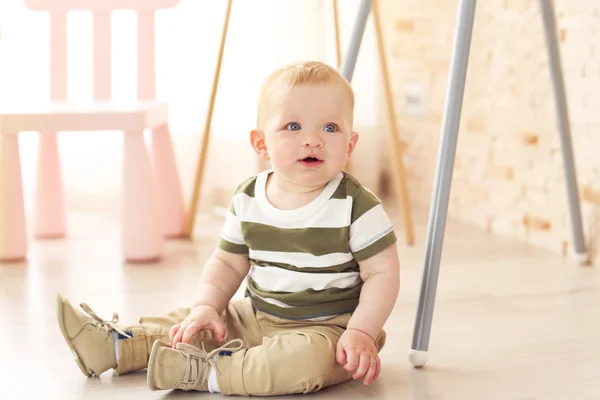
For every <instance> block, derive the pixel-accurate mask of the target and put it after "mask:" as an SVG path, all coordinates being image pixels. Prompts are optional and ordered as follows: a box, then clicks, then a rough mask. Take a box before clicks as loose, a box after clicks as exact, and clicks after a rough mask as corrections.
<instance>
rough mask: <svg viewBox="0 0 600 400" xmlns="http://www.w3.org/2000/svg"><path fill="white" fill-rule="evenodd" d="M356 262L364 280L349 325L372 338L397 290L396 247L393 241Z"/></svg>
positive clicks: (390, 309)
mask: <svg viewBox="0 0 600 400" xmlns="http://www.w3.org/2000/svg"><path fill="white" fill-rule="evenodd" d="M359 264H360V277H361V278H362V280H363V281H364V284H363V287H362V289H361V293H360V299H359V304H358V307H357V308H356V310H355V311H354V314H353V315H352V317H351V318H350V321H349V322H348V328H349V329H356V330H359V331H362V332H364V333H366V334H367V335H369V336H370V337H371V338H372V339H373V340H375V339H376V338H377V335H379V332H381V329H382V328H383V325H384V324H385V322H386V320H387V319H388V318H389V316H390V314H391V312H392V309H393V308H394V304H395V302H396V298H397V297H398V292H399V291H400V262H399V260H398V251H397V247H396V245H395V244H392V245H390V246H388V247H387V248H386V249H384V250H383V251H381V252H379V253H377V254H375V255H374V256H372V257H370V258H368V259H366V260H364V261H361V262H360V263H359Z"/></svg>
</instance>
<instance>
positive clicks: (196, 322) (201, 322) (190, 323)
mask: <svg viewBox="0 0 600 400" xmlns="http://www.w3.org/2000/svg"><path fill="white" fill-rule="evenodd" d="M202 330H210V331H212V332H213V333H214V334H215V337H216V338H217V340H218V341H219V342H223V341H224V340H225V333H226V330H225V324H223V321H222V320H221V317H220V316H219V313H218V312H217V310H216V309H215V308H214V307H211V306H197V307H194V308H192V310H191V312H190V314H189V315H188V316H187V318H186V319H184V320H183V321H182V322H181V323H179V324H176V325H173V326H172V327H171V329H170V330H169V340H170V341H171V347H173V348H175V346H176V345H177V343H179V342H182V343H190V340H191V339H192V336H194V335H195V334H196V333H198V332H200V331H202Z"/></svg>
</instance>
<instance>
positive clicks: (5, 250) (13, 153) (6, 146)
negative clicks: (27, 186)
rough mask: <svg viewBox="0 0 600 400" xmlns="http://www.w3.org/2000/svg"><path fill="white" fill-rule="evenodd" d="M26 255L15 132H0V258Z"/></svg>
mask: <svg viewBox="0 0 600 400" xmlns="http://www.w3.org/2000/svg"><path fill="white" fill-rule="evenodd" d="M26 256H27V230H26V223H25V205H24V202H23V183H22V181H21V160H20V155H19V138H18V135H17V134H16V133H14V134H8V133H5V134H1V133H0V261H4V262H6V261H10V262H19V261H23V260H24V259H25V258H26Z"/></svg>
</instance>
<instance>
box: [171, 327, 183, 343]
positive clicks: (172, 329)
mask: <svg viewBox="0 0 600 400" xmlns="http://www.w3.org/2000/svg"><path fill="white" fill-rule="evenodd" d="M179 326H181V324H175V325H173V326H172V327H171V329H169V342H171V343H173V338H174V337H175V334H176V333H177V331H178V330H179Z"/></svg>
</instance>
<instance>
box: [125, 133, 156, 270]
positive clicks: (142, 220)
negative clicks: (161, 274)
mask: <svg viewBox="0 0 600 400" xmlns="http://www.w3.org/2000/svg"><path fill="white" fill-rule="evenodd" d="M123 158H124V159H123V226H122V229H123V231H122V234H123V236H122V241H123V242H122V246H123V256H124V259H125V261H127V262H153V261H158V260H160V259H161V258H162V256H163V251H164V244H163V235H162V229H161V228H162V226H161V223H160V216H159V214H158V213H159V206H158V198H157V196H158V193H157V190H156V186H155V180H154V172H153V169H152V166H151V164H150V158H149V156H148V151H147V149H146V142H145V141H144V133H143V132H141V131H140V132H125V135H124V151H123Z"/></svg>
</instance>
